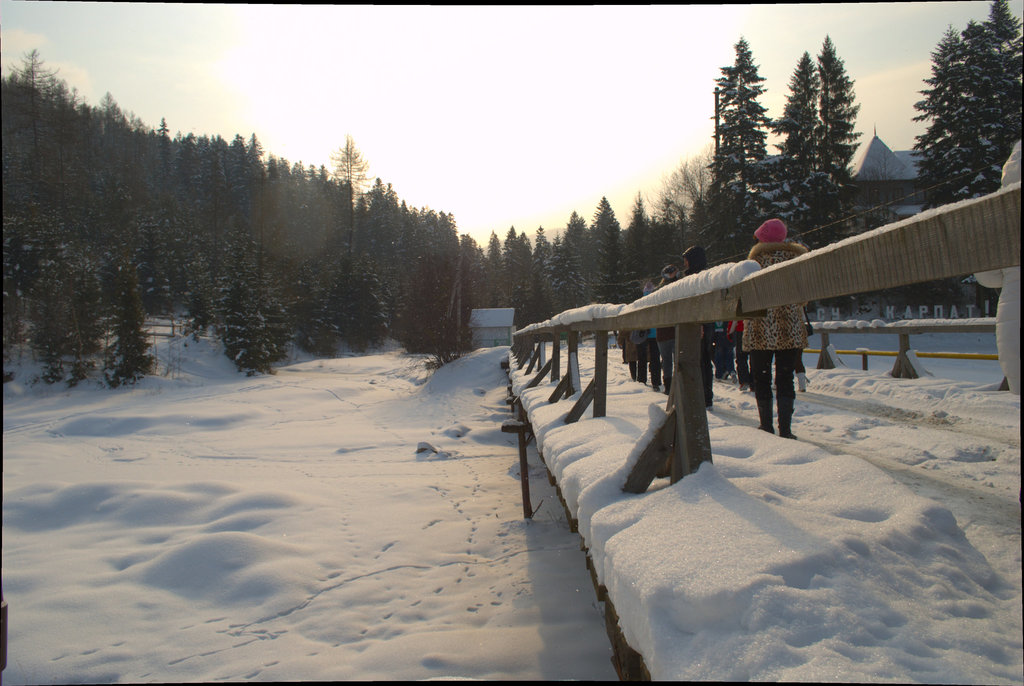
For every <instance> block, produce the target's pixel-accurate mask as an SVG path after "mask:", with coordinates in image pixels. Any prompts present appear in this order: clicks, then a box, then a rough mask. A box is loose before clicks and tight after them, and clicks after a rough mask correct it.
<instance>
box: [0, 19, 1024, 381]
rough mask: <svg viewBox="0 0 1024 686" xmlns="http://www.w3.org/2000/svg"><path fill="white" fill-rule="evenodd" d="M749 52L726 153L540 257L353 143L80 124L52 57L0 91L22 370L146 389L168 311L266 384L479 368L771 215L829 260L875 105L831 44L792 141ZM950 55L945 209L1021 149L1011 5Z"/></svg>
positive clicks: (948, 46)
mask: <svg viewBox="0 0 1024 686" xmlns="http://www.w3.org/2000/svg"><path fill="white" fill-rule="evenodd" d="M735 49H736V60H735V63H734V64H733V65H729V66H726V67H723V68H722V69H721V73H722V76H721V77H720V78H719V79H718V80H717V81H716V84H715V86H716V90H717V94H718V99H719V108H718V125H717V126H716V135H715V141H714V144H713V145H711V144H709V146H708V149H707V150H706V151H705V153H704V154H702V155H699V156H696V157H695V158H692V159H689V160H685V161H683V162H682V163H681V164H680V166H679V168H678V169H676V170H673V171H672V172H671V173H670V174H669V175H668V176H667V177H666V179H665V182H664V184H663V187H662V188H661V189H660V191H658V192H657V194H656V197H655V199H654V200H653V202H652V203H651V205H652V206H650V207H648V204H647V203H646V202H645V201H644V199H643V197H642V196H641V195H640V194H638V195H637V197H636V200H635V202H634V204H633V207H632V208H630V212H629V215H628V220H627V221H628V223H627V224H626V226H625V227H624V228H623V226H622V225H621V224H620V222H619V219H618V218H617V217H616V214H615V212H614V210H613V209H612V207H611V205H610V204H609V203H608V201H607V200H606V199H605V198H602V199H601V201H600V202H599V203H598V205H597V207H596V208H595V210H594V212H593V215H592V217H591V218H590V220H589V221H588V220H587V219H585V218H584V217H582V216H580V215H579V214H578V213H576V212H574V213H573V214H572V215H571V216H570V217H569V218H568V221H567V223H566V225H565V226H564V227H557V228H556V229H554V230H553V231H551V233H550V234H549V233H547V232H546V231H545V229H544V228H543V227H539V228H537V229H536V232H535V234H534V235H533V237H532V239H531V237H529V236H527V234H526V233H525V232H521V231H517V230H516V229H515V227H510V228H509V229H508V230H507V232H504V231H503V232H502V233H503V234H504V235H503V237H501V236H499V233H498V231H495V232H492V234H491V236H490V240H489V241H488V244H487V245H486V246H479V245H477V243H476V242H475V241H474V240H473V239H472V238H471V237H470V236H468V235H462V236H460V235H459V233H458V230H457V225H456V222H455V218H454V216H453V215H452V214H450V213H445V212H437V211H434V210H432V209H429V208H414V207H409V206H408V205H407V204H406V203H405V202H404V201H402V200H401V199H400V198H399V197H398V195H397V193H396V192H395V191H394V189H392V187H391V185H390V184H387V183H385V182H384V181H382V180H381V179H380V178H377V179H375V180H374V181H373V182H372V183H368V179H365V178H364V177H363V173H364V172H365V169H366V164H365V161H364V160H362V157H361V155H360V153H359V151H358V149H357V148H356V147H355V144H354V141H352V139H351V138H348V139H347V140H346V144H345V147H344V148H342V149H339V150H338V151H337V152H336V153H335V155H333V156H332V163H333V164H334V165H335V166H334V169H327V168H326V167H324V166H321V167H319V168H315V167H313V166H309V167H303V166H302V164H301V163H296V164H291V163H289V162H288V161H287V160H284V159H281V158H278V157H275V156H274V155H273V154H272V153H269V152H268V151H264V150H263V149H262V147H261V145H260V143H259V141H258V140H257V139H256V136H255V135H250V136H249V137H248V138H246V137H244V136H243V135H241V134H239V135H236V136H235V137H234V138H233V139H232V140H231V141H226V140H224V139H223V138H221V137H220V136H214V137H209V136H205V135H203V136H196V135H194V134H192V133H189V134H187V135H182V134H181V133H178V134H176V135H174V136H173V137H172V136H171V134H170V128H169V126H168V124H167V123H166V122H164V121H161V122H160V125H159V127H158V128H156V129H153V128H152V127H151V126H149V125H147V124H146V123H144V122H142V121H140V120H139V119H138V118H137V117H135V116H134V115H132V114H130V113H127V112H125V111H123V110H122V109H121V108H120V107H119V106H118V104H117V103H116V102H115V100H114V98H113V97H112V96H111V95H110V94H107V95H106V96H105V97H104V98H103V99H102V100H101V102H100V103H99V104H98V105H96V106H93V105H89V104H87V103H85V102H84V101H83V100H82V99H81V98H80V96H79V95H78V93H77V92H76V91H74V90H72V89H69V88H68V86H67V84H66V83H65V82H64V81H63V80H61V79H60V78H59V75H58V74H56V73H55V72H54V71H52V70H50V69H49V68H48V67H47V66H46V64H45V62H44V60H43V59H42V57H41V56H40V55H39V54H38V53H37V52H35V51H33V52H31V53H29V54H28V55H26V56H25V57H24V58H23V59H22V61H21V63H20V65H18V66H17V67H15V68H13V69H12V70H11V72H10V73H9V74H8V75H6V76H5V77H4V78H3V79H2V81H0V88H2V92H0V95H2V108H3V111H2V122H3V227H4V228H3V239H4V253H3V254H4V274H3V278H4V303H3V308H4V309H3V337H4V363H5V367H6V366H7V364H8V363H10V362H11V361H13V360H16V359H18V358H19V357H20V356H22V355H25V354H31V355H33V356H34V357H35V358H36V359H38V360H39V361H40V362H41V363H42V365H43V368H44V374H43V378H44V379H45V380H46V381H49V382H58V381H64V382H67V383H69V384H72V385H73V384H75V383H77V382H79V381H81V380H83V379H85V378H88V377H90V376H91V375H93V374H95V373H97V371H98V370H102V374H103V375H104V378H105V380H106V381H107V382H108V383H109V384H111V385H118V384H121V383H130V382H132V381H134V380H135V379H137V378H139V377H140V376H143V375H145V374H147V373H151V372H152V370H153V359H152V357H151V356H150V355H149V351H148V345H147V339H146V335H145V332H144V328H143V322H144V319H145V317H146V316H153V315H163V314H172V313H173V314H175V315H177V316H179V317H183V318H185V319H186V320H187V322H188V326H189V327H190V329H191V330H192V331H193V332H195V333H196V335H198V334H199V333H211V334H213V335H215V336H216V337H217V338H218V340H220V341H221V342H222V343H223V345H224V350H225V352H226V354H227V355H228V357H230V358H231V359H232V360H233V361H234V362H235V364H236V365H237V367H238V369H239V370H240V371H245V372H247V373H250V374H254V373H267V372H270V371H272V366H273V364H274V363H275V362H278V361H280V360H282V359H284V357H285V356H286V354H287V351H288V347H289V346H290V345H296V346H298V347H299V348H301V349H303V350H306V351H308V352H310V353H314V354H317V355H325V356H330V355H334V354H336V353H337V352H338V350H339V349H340V346H342V345H345V346H348V347H349V348H351V349H354V350H365V349H366V348H368V347H370V346H373V345H375V344H378V343H380V342H381V341H383V340H384V339H385V338H386V337H389V338H393V339H395V340H397V341H398V342H399V343H401V345H403V346H404V347H405V349H406V350H408V351H409V352H415V353H427V354H429V355H430V356H431V357H432V359H433V360H434V361H435V363H436V364H443V363H444V362H446V361H449V360H451V359H453V358H454V357H456V356H458V355H459V354H460V353H461V352H462V351H464V350H466V349H467V348H468V346H469V344H470V334H469V330H468V322H469V313H470V311H471V310H472V309H474V308H478V307H513V308H515V310H516V321H515V323H516V325H517V326H522V325H525V324H528V323H530V322H534V321H540V320H543V319H547V318H549V317H550V316H552V315H553V314H555V313H557V312H560V311H562V310H565V309H569V308H573V307H579V306H581V305H585V304H588V303H590V302H629V301H632V300H634V299H636V298H637V297H639V295H640V289H641V285H642V283H643V281H644V280H646V279H647V278H651V277H654V276H655V275H657V274H658V272H659V271H660V269H661V267H662V266H663V265H664V264H665V263H666V262H671V261H676V260H678V257H679V255H681V254H682V252H683V251H684V250H685V249H686V248H687V247H688V246H690V245H695V244H697V245H703V246H704V247H705V248H706V249H707V251H708V255H709V260H710V262H711V263H712V264H719V263H723V262H734V261H738V260H741V259H744V258H745V257H746V253H747V250H748V249H749V247H750V234H751V232H752V229H753V227H756V226H757V225H758V224H759V223H760V222H761V221H762V220H763V219H764V218H765V217H768V216H778V217H781V218H782V219H784V220H785V221H786V222H787V224H789V225H790V226H791V227H792V228H793V229H794V231H793V233H795V234H797V236H798V237H799V238H800V240H803V241H804V242H806V243H807V244H808V245H810V246H811V247H812V248H814V247H820V246H823V245H827V244H828V243H830V242H833V241H835V240H837V239H839V238H842V237H845V236H846V235H847V232H848V231H850V230H851V229H850V227H852V226H853V222H851V221H849V219H850V215H851V202H852V198H853V194H854V192H855V190H856V189H855V187H854V186H853V182H852V179H851V177H850V173H851V172H850V163H851V161H852V158H853V154H854V151H855V150H856V147H857V137H858V134H855V133H854V125H855V119H856V115H857V110H858V105H856V104H855V94H854V88H853V85H854V84H853V82H852V80H851V79H850V78H849V77H848V76H847V75H846V73H845V67H844V65H843V61H842V60H841V59H840V58H839V56H838V54H837V49H836V46H835V45H834V44H833V43H832V41H831V40H830V39H829V38H828V37H826V38H825V40H824V42H823V44H822V47H821V50H820V52H819V54H818V56H817V59H816V60H815V59H812V58H811V56H810V53H805V54H804V55H803V57H802V58H801V59H800V61H799V62H798V64H797V66H796V68H795V71H794V73H793V76H792V79H791V81H790V84H789V87H790V92H789V96H788V98H787V103H786V107H785V111H784V113H783V115H782V116H781V117H780V118H779V119H777V120H772V119H770V118H769V117H768V116H767V113H766V111H765V108H764V107H763V106H761V105H760V104H759V103H758V97H759V96H760V95H761V94H762V93H763V91H764V86H763V81H764V79H762V78H761V77H760V76H759V75H758V73H757V66H756V64H755V62H754V58H753V55H752V54H751V51H750V47H749V45H748V44H747V43H746V42H745V41H744V40H743V39H740V41H739V42H738V43H737V44H736V46H735ZM933 58H934V64H933V78H932V79H931V80H929V81H928V82H927V84H928V85H929V86H931V88H930V89H929V90H924V91H922V94H923V95H924V96H925V99H924V100H923V101H922V102H921V103H919V105H918V109H919V110H920V111H921V112H922V114H921V115H920V116H919V118H920V119H922V120H925V121H928V122H929V129H928V133H927V134H925V135H924V136H922V137H921V138H920V139H919V150H920V151H921V153H922V155H923V158H924V160H925V162H924V163H923V166H922V169H923V175H924V176H925V178H927V179H928V181H929V182H930V184H931V185H933V186H935V188H937V189H942V188H946V190H938V191H935V192H933V194H932V196H930V197H932V198H933V202H934V204H941V203H942V202H949V201H951V200H955V199H960V198H961V197H975V196H977V195H983V194H985V193H988V192H992V191H993V190H995V189H996V188H998V185H999V179H998V173H997V172H996V171H995V170H996V169H997V168H998V167H1000V166H1001V165H1002V162H1003V161H1004V160H1005V158H1006V156H1007V155H1008V154H1009V150H1010V148H1011V147H1012V145H1013V142H1014V141H1015V140H1017V139H1018V138H1019V137H1020V129H1021V127H1020V107H1021V37H1020V20H1019V19H1017V18H1015V17H1013V16H1012V15H1011V14H1010V13H1009V10H1008V8H1007V3H1006V1H1005V0H995V1H994V2H993V3H992V9H991V14H990V18H989V20H988V22H986V23H984V24H974V23H972V24H971V25H970V26H969V27H968V28H967V29H966V30H965V31H964V32H963V33H962V34H959V33H956V32H955V31H953V30H952V29H951V30H950V32H949V33H948V34H947V35H946V37H944V38H943V39H942V42H941V43H940V45H939V47H938V48H937V50H936V52H935V53H933ZM984 75H989V76H990V77H991V78H988V80H986V81H985V83H986V84H987V85H986V88H988V89H989V90H987V91H984V92H982V90H983V89H980V87H979V86H978V84H979V83H980V82H981V78H982V76H984ZM993 84H994V85H993ZM951 93H955V94H958V95H957V97H959V98H960V100H956V98H955V97H953V96H952V95H951ZM964 103H971V106H969V107H966V108H965V107H964ZM979 103H984V105H985V106H981V105H980V104H979ZM965 112H967V113H969V114H970V116H971V117H974V116H975V115H976V116H977V117H979V118H980V119H979V120H978V121H973V120H971V121H968V120H967V119H968V114H965ZM979 132H984V133H985V135H984V136H980V135H979ZM769 133H773V134H775V135H776V136H777V137H778V140H779V141H780V142H779V143H778V144H777V145H776V146H775V147H776V148H777V149H778V150H777V153H776V154H769V152H768V145H767V140H768V135H769ZM979 138H981V139H983V140H979ZM957 155H959V158H957V161H958V164H959V165H960V166H959V167H956V169H958V170H959V169H969V170H985V173H983V174H980V175H977V174H976V175H975V176H978V178H976V179H975V178H974V177H972V181H971V182H970V184H969V185H967V184H965V183H961V184H959V185H957V184H949V183H946V185H945V186H943V185H942V182H944V181H948V178H946V177H944V176H943V174H942V169H943V168H944V165H948V164H950V160H951V159H952V158H953V156H957ZM945 168H946V169H948V168H949V167H945ZM936 177H941V178H936ZM954 186H955V188H954ZM962 187H963V188H962ZM950 188H952V190H950ZM965 194H966V196H965Z"/></svg>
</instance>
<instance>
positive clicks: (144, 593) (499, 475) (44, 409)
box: [3, 339, 615, 684]
mask: <svg viewBox="0 0 1024 686" xmlns="http://www.w3.org/2000/svg"><path fill="white" fill-rule="evenodd" d="M506 354H507V348H505V349H500V350H498V349H493V350H486V351H480V352H478V353H477V354H474V355H472V356H469V357H467V358H465V359H462V360H460V361H457V362H455V363H453V364H451V365H449V366H447V367H445V368H444V369H442V370H440V371H439V372H437V373H436V374H435V375H434V376H433V377H432V378H429V380H428V374H427V373H426V372H425V370H424V366H423V360H422V358H420V357H413V356H408V355H405V354H402V353H400V352H388V353H383V354H376V355H367V356H361V357H344V358H340V359H333V360H322V361H307V362H302V363H295V364H291V365H289V366H285V367H283V368H281V369H280V370H279V371H278V373H277V374H276V375H273V376H260V377H246V376H244V375H239V374H238V373H236V372H234V370H233V365H231V363H230V362H229V361H228V359H227V358H226V357H225V356H224V355H223V353H222V352H220V351H219V350H217V349H214V347H213V346H211V345H210V344H209V343H206V342H202V341H201V342H199V343H193V342H188V343H187V347H185V343H184V341H183V339H176V342H175V344H174V345H173V347H172V348H170V349H168V347H167V342H166V341H165V342H163V347H162V349H161V360H162V363H166V362H167V361H168V360H170V361H171V362H172V367H173V368H175V370H176V371H175V377H174V378H159V377H156V378H148V379H146V380H144V381H143V382H142V383H140V384H139V385H138V387H137V388H134V389H117V390H109V389H101V388H95V387H92V388H76V389H73V390H70V391H68V390H64V389H63V387H57V388H54V387H49V388H47V387H42V386H28V385H26V384H25V383H24V382H23V380H22V379H18V380H15V381H13V382H10V383H7V384H5V385H4V439H3V449H4V454H3V469H4V474H3V594H4V598H5V599H6V600H7V602H8V603H9V608H10V609H9V613H10V644H9V657H8V665H7V669H6V670H4V673H3V683H4V684H26V683H33V684H34V683H116V682H203V683H205V682H216V681H240V680H258V681H295V680H302V681H316V680H329V681H330V680H349V679H358V680H363V679H367V680H371V679H372V680H412V679H428V678H434V677H466V678H474V679H523V680H539V679H544V680H552V679H575V678H580V679H614V678H615V672H614V669H613V667H612V664H611V661H610V656H611V649H610V647H609V643H608V639H607V635H606V633H605V630H604V623H603V619H602V614H601V610H600V605H599V603H598V602H597V600H596V597H595V593H594V589H593V585H592V583H591V580H590V576H589V573H588V572H587V569H586V558H585V555H584V553H583V552H581V551H580V546H579V537H578V536H577V535H576V534H573V533H570V532H569V531H568V529H567V527H566V525H565V522H564V517H563V515H562V509H561V506H560V505H559V504H558V501H557V497H556V496H555V495H554V493H553V489H551V488H550V487H549V486H548V482H547V479H546V478H543V467H541V466H539V464H538V466H537V467H536V468H535V470H536V471H535V473H534V474H533V477H534V478H533V488H534V496H535V499H536V500H539V499H541V498H544V503H543V505H542V506H541V508H540V511H539V512H538V513H537V515H536V517H535V519H534V520H533V521H530V522H526V521H524V520H523V513H522V501H521V497H520V486H519V478H518V453H517V451H516V448H515V447H514V443H513V440H514V436H510V435H508V434H502V433H501V430H500V428H501V422H502V421H503V420H505V419H507V418H508V417H509V416H510V415H509V410H508V407H507V405H506V404H505V402H504V398H505V394H506V391H505V387H506V384H507V378H506V376H505V374H504V373H503V372H502V371H501V369H500V359H501V358H503V357H504V356H505V355H506ZM421 442H427V443H430V444H431V445H432V446H434V447H435V448H437V450H438V452H432V451H423V452H419V453H417V447H418V446H419V444H420V443H421Z"/></svg>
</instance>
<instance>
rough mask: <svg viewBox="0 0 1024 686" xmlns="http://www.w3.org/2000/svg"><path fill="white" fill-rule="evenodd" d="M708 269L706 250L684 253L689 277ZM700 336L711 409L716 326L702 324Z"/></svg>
mask: <svg viewBox="0 0 1024 686" xmlns="http://www.w3.org/2000/svg"><path fill="white" fill-rule="evenodd" d="M707 267H708V258H707V255H706V254H705V253H704V248H702V247H701V246H699V245H694V246H692V247H690V248H687V249H686V252H684V253H683V271H684V273H685V274H686V275H687V276H690V275H691V274H696V273H698V272H702V271H704V270H705V269H707ZM700 329H701V336H700V373H701V377H702V380H703V382H704V406H705V407H707V408H708V409H711V406H712V402H713V400H714V392H713V391H712V385H713V384H714V381H715V373H714V371H712V369H711V357H712V354H713V353H712V350H711V343H712V340H713V337H714V331H713V329H714V324H711V323H708V324H701V327H700Z"/></svg>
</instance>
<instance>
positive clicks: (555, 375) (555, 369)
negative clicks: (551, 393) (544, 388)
mask: <svg viewBox="0 0 1024 686" xmlns="http://www.w3.org/2000/svg"><path fill="white" fill-rule="evenodd" d="M561 350H562V341H561V336H559V334H558V332H557V331H555V332H554V333H552V334H551V381H553V382H554V381H559V380H561V378H562V368H561Z"/></svg>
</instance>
